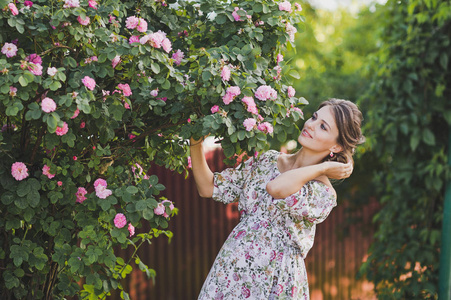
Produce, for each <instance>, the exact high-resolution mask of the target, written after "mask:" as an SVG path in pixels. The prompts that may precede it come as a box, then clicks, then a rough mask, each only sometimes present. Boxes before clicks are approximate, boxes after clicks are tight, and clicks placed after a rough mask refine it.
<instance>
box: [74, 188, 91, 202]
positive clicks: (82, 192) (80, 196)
mask: <svg viewBox="0 0 451 300" xmlns="http://www.w3.org/2000/svg"><path fill="white" fill-rule="evenodd" d="M87 193H88V191H87V190H86V189H85V188H83V187H79V188H78V190H77V192H76V193H75V196H76V197H77V202H78V203H83V201H85V200H86V199H87V198H86V197H85V195H86V194H87Z"/></svg>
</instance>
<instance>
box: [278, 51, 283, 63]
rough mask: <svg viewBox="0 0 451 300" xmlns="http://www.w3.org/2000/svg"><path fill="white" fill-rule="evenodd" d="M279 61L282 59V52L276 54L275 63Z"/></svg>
mask: <svg viewBox="0 0 451 300" xmlns="http://www.w3.org/2000/svg"><path fill="white" fill-rule="evenodd" d="M281 61H283V55H282V54H280V53H279V54H277V63H280V62H281Z"/></svg>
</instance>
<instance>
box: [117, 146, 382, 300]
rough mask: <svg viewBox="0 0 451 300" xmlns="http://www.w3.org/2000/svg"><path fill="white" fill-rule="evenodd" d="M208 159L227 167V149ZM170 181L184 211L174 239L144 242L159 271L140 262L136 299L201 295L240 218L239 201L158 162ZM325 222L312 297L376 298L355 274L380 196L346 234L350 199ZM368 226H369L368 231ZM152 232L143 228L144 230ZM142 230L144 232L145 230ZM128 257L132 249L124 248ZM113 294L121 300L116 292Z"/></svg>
mask: <svg viewBox="0 0 451 300" xmlns="http://www.w3.org/2000/svg"><path fill="white" fill-rule="evenodd" d="M206 155H207V161H208V163H209V165H210V167H211V169H212V170H213V171H215V170H218V171H219V170H222V169H224V168H225V166H224V164H223V162H222V160H223V155H222V152H221V151H220V150H219V149H217V150H214V151H211V152H207V154H206ZM150 173H151V174H154V175H157V176H158V177H159V178H160V181H161V182H162V183H163V184H164V185H165V186H166V190H165V191H164V193H163V195H164V196H165V197H167V198H168V199H170V200H172V201H174V202H175V205H176V207H177V208H179V214H178V215H177V216H175V217H174V218H173V219H172V220H171V221H170V222H169V224H170V225H169V230H171V231H172V232H173V233H174V237H173V239H172V241H171V243H170V244H168V239H167V238H166V237H165V236H160V237H158V238H157V239H154V242H153V244H151V245H143V247H142V248H141V249H140V250H139V255H140V258H141V259H142V260H143V262H144V263H146V264H147V265H148V266H149V267H151V268H153V269H155V270H156V272H157V276H156V281H155V284H154V283H153V282H152V280H150V279H147V278H146V275H145V273H142V272H141V271H140V270H139V269H138V268H137V267H136V268H135V269H134V270H133V272H132V274H130V275H129V276H130V277H129V278H130V279H129V280H128V281H127V282H126V283H125V284H124V285H125V287H126V290H127V291H128V292H129V294H130V298H131V299H132V300H153V299H155V300H160V299H161V300H171V299H174V300H190V299H197V296H198V294H199V291H200V289H201V287H202V284H203V282H204V280H205V278H206V276H207V274H208V271H209V269H210V267H211V265H212V263H213V261H214V259H215V257H216V255H217V253H218V252H219V249H220V248H221V246H222V244H223V242H224V241H225V240H226V238H227V236H228V235H229V233H230V232H231V231H232V229H233V227H234V226H235V225H236V224H237V223H238V221H239V213H238V211H237V208H236V205H234V204H229V205H224V204H221V203H217V202H215V201H213V200H211V199H203V198H200V197H199V195H198V193H197V190H196V187H195V183H194V179H193V177H192V174H190V176H189V177H188V179H185V178H184V175H183V174H181V175H180V174H176V173H173V172H170V171H168V170H166V169H164V168H162V167H152V168H151V170H150ZM338 202H339V205H338V206H337V207H336V208H334V210H333V211H332V213H331V214H330V215H329V217H328V218H327V219H326V221H325V222H323V223H322V224H319V225H318V226H317V233H316V237H315V244H314V246H313V248H312V250H310V252H309V254H308V256H307V258H306V261H305V262H306V266H307V274H308V277H309V285H310V295H311V300H327V299H334V300H341V299H343V300H351V299H352V300H357V299H361V300H370V299H376V298H375V296H374V293H373V285H372V284H370V283H369V282H367V281H365V280H356V278H355V275H356V273H357V270H358V268H359V266H360V264H361V262H362V260H364V259H365V255H366V253H367V250H368V247H369V244H370V242H371V236H372V229H371V225H370V223H371V219H372V215H373V213H374V212H375V211H376V210H377V203H376V201H374V200H372V201H368V204H367V205H366V206H365V207H363V208H362V209H361V210H359V212H358V213H356V215H353V216H352V217H360V218H361V219H362V220H365V223H366V224H355V225H354V226H352V227H350V228H347V229H348V230H347V231H348V232H349V234H347V235H343V232H344V227H345V226H348V225H346V224H347V223H346V222H345V219H344V218H345V217H348V215H347V214H345V209H346V201H344V200H343V199H339V201H338ZM362 228H363V229H365V230H362ZM146 230H147V231H148V230H149V228H141V229H140V230H139V231H141V232H144V231H146ZM139 231H138V232H139ZM118 252H120V255H121V256H122V257H127V256H129V255H131V253H132V249H128V250H118ZM109 299H120V297H119V294H118V293H114V294H113V295H112V296H111V297H110V298H109Z"/></svg>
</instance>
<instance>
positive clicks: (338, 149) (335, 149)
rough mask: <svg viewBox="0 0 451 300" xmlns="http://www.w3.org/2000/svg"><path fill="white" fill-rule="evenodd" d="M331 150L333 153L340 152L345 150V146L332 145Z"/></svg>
mask: <svg viewBox="0 0 451 300" xmlns="http://www.w3.org/2000/svg"><path fill="white" fill-rule="evenodd" d="M329 151H331V152H333V153H338V152H341V151H343V147H342V146H340V145H339V144H335V145H334V146H332V147H331V148H330V149H329Z"/></svg>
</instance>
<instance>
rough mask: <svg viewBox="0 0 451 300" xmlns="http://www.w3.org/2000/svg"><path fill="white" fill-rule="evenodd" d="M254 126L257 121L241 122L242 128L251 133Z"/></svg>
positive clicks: (248, 119) (247, 120)
mask: <svg viewBox="0 0 451 300" xmlns="http://www.w3.org/2000/svg"><path fill="white" fill-rule="evenodd" d="M256 124H257V121H256V120H255V119H253V118H247V119H246V120H244V122H243V125H244V128H246V130H247V131H251V130H252V129H254V127H255V125H256Z"/></svg>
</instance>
